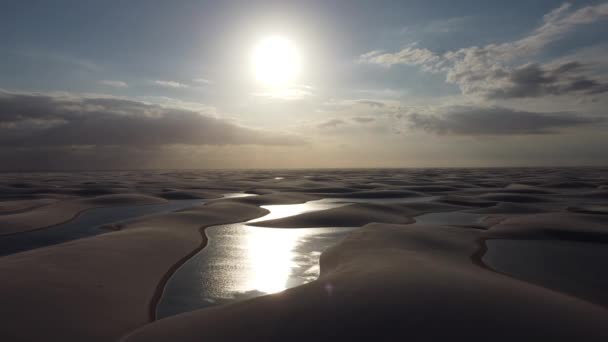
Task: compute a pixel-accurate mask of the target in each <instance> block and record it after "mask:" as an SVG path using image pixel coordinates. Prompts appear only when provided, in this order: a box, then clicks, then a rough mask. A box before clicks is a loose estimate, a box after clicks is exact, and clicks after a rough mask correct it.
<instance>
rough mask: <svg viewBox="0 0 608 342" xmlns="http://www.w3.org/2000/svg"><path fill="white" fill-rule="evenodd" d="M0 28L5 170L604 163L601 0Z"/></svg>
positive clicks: (70, 4)
mask: <svg viewBox="0 0 608 342" xmlns="http://www.w3.org/2000/svg"><path fill="white" fill-rule="evenodd" d="M0 32H2V39H1V40H0V61H1V63H0V160H2V162H1V163H0V170H30V169H32V170H33V169H36V170H38V169H39V170H46V169H49V170H50V169H53V170H56V169H113V168H122V169H124V168H126V169H130V168H233V167H242V168H272V167H420V166H505V165H506V166H508V165H530V166H533V165H582V164H585V165H589V164H603V165H606V164H608V153H607V152H606V151H608V123H607V122H606V119H607V118H608V113H606V108H608V38H606V37H608V2H605V1H573V2H572V3H564V2H560V1H529V0H526V1H519V0H517V1H489V0H484V1H481V0H479V1H472V0H471V1H453V0H450V1H448V0H446V1H433V0H421V1H406V0H403V1H372V0H369V1H346V0H344V1H311V0H306V1H252V0H248V1H245V0H243V1H226V0H224V1H180V0H175V1H155V0H131V1H118V0H116V1H111V0H106V1H87V0H73V1H66V0H55V1H27V0H14V1H11V0H9V1H3V2H2V5H0ZM268 37H281V39H284V40H285V41H288V42H289V43H290V44H291V45H290V46H291V47H292V48H293V49H295V51H296V54H297V60H298V61H299V64H298V65H299V72H298V73H297V74H296V73H295V72H294V75H293V79H291V80H290V81H287V82H284V83H281V84H279V85H274V86H269V85H268V84H267V83H264V82H263V80H262V81H261V80H260V79H259V73H260V66H259V65H258V64H259V63H258V64H256V63H253V62H252V59H253V55H254V51H257V50H256V47H257V49H259V46H261V45H260V42H263V41H265V40H267V39H268ZM274 52H276V53H275V54H274V55H277V56H279V57H280V56H282V55H281V53H282V52H281V51H275V50H270V51H265V54H264V56H267V55H268V53H270V55H271V56H270V57H264V58H266V62H267V63H266V64H267V65H266V68H268V66H269V65H270V67H272V66H273V65H277V68H278V67H279V66H280V65H281V64H282V63H283V62H284V59H281V58H282V57H280V58H278V59H277V60H274V59H272V58H273V57H272V56H274V55H273V54H272V53H274ZM269 58H270V60H268V59H269ZM264 72H265V73H272V72H273V71H272V70H270V71H268V70H267V71H264ZM281 72H283V71H281ZM287 72H289V70H288V71H287ZM256 73H257V74H256ZM256 75H258V77H257V78H256ZM281 75H283V73H281ZM267 76H268V75H267ZM270 76H272V75H270ZM275 76H276V75H275Z"/></svg>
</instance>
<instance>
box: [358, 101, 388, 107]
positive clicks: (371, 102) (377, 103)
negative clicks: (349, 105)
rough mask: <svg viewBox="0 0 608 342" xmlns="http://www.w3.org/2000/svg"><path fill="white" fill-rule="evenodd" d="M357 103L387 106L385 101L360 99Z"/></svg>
mask: <svg viewBox="0 0 608 342" xmlns="http://www.w3.org/2000/svg"><path fill="white" fill-rule="evenodd" d="M357 103H359V104H362V105H366V106H370V107H375V108H383V107H385V104H384V103H382V102H378V101H371V100H359V101H357Z"/></svg>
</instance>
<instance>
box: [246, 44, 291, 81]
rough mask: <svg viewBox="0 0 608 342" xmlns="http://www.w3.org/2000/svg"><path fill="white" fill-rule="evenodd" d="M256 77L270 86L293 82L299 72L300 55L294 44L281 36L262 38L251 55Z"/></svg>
mask: <svg viewBox="0 0 608 342" xmlns="http://www.w3.org/2000/svg"><path fill="white" fill-rule="evenodd" d="M252 64H253V71H254V73H255V77H256V79H257V80H258V81H259V82H261V83H263V84H265V85H267V86H271V87H282V86H286V85H287V84H289V83H291V82H293V81H294V80H295V79H296V78H297V76H298V74H299V72H300V56H299V55H298V50H297V49H296V46H295V44H293V43H292V42H291V41H290V40H289V39H287V38H285V37H282V36H270V37H266V38H264V39H262V40H261V41H260V42H259V43H258V44H257V45H256V47H255V49H254V51H253V56H252Z"/></svg>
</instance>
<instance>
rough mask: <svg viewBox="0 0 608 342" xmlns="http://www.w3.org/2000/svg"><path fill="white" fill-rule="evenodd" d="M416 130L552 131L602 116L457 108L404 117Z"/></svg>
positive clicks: (479, 132)
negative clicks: (443, 111)
mask: <svg viewBox="0 0 608 342" xmlns="http://www.w3.org/2000/svg"><path fill="white" fill-rule="evenodd" d="M401 119H402V120H407V122H408V124H409V126H410V127H411V128H414V129H423V130H426V131H428V132H432V133H436V134H454V135H477V136H481V135H518V134H521V135H523V134H549V133H554V130H555V129H559V128H567V127H572V126H580V125H586V124H592V123H597V122H600V121H602V120H601V119H599V118H589V117H582V116H576V115H573V114H568V113H535V112H527V111H517V110H513V109H508V108H501V107H489V108H483V107H454V108H451V109H450V110H448V111H446V112H445V113H443V114H436V115H425V114H417V113H410V114H405V115H402V116H401Z"/></svg>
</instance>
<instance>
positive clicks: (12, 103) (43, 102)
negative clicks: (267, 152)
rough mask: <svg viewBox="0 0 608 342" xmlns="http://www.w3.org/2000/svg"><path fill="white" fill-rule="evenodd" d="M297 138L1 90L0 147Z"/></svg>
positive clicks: (106, 103) (200, 118) (146, 109)
mask: <svg viewBox="0 0 608 342" xmlns="http://www.w3.org/2000/svg"><path fill="white" fill-rule="evenodd" d="M301 143H304V141H303V140H302V139H301V138H299V137H296V136H291V135H286V134H280V133H272V132H266V131H261V130H254V129H250V128H246V127H241V126H238V125H236V124H233V123H230V122H227V121H224V120H221V119H217V118H214V117H211V116H207V115H205V114H202V113H199V112H195V111H191V110H186V109H179V108H168V107H163V106H160V105H152V104H146V103H142V102H137V101H132V100H125V99H120V98H85V97H79V96H53V95H44V94H14V93H7V92H2V91H0V147H27V148H37V147H42V146H46V147H51V146H68V147H69V146H126V147H129V146H138V147H158V146H164V145H246V144H254V145H295V144H301Z"/></svg>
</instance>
